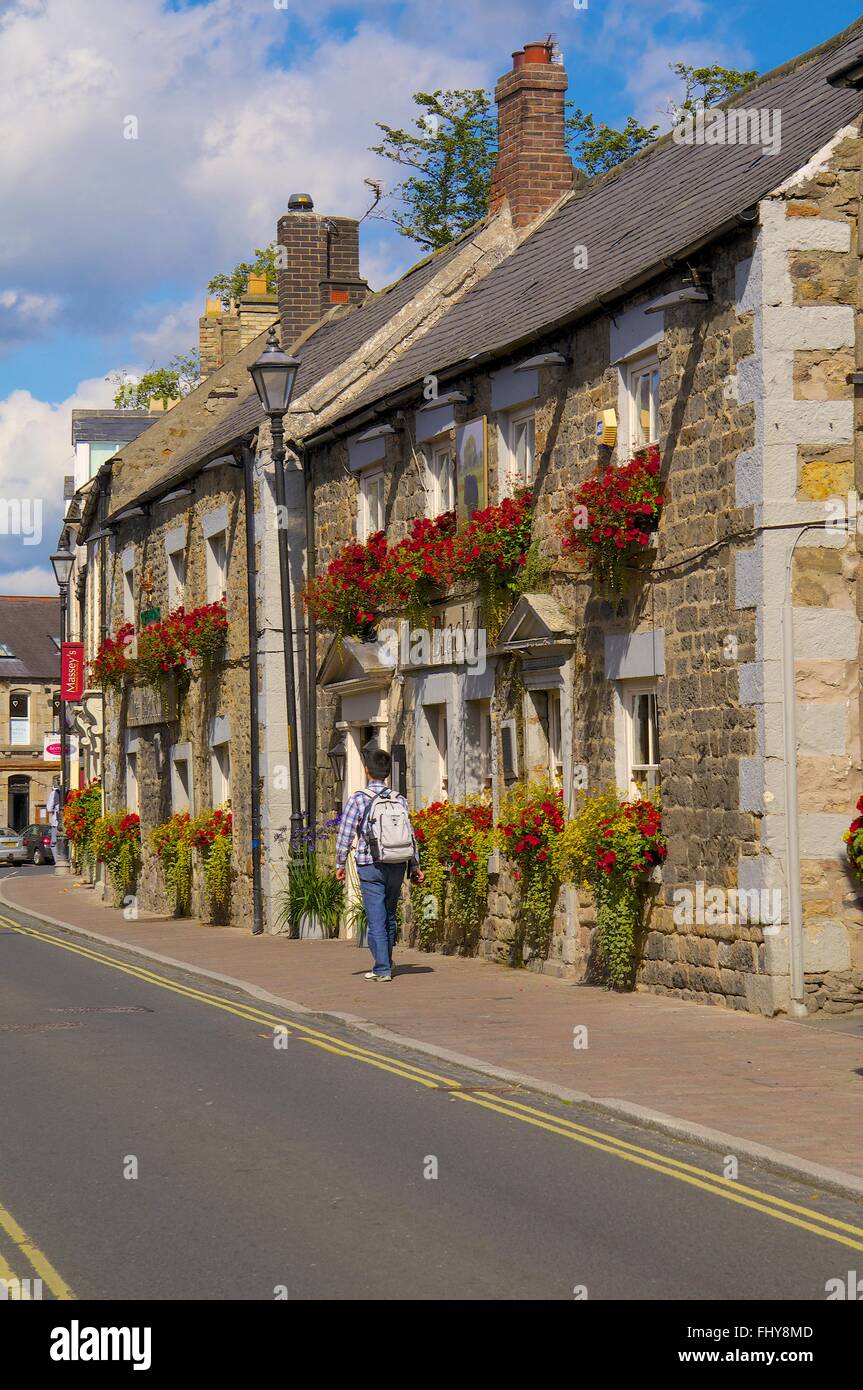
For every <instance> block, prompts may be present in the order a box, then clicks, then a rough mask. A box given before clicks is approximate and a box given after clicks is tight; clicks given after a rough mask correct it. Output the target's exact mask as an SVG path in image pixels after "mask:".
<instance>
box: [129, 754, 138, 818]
mask: <svg viewBox="0 0 863 1390" xmlns="http://www.w3.org/2000/svg"><path fill="white" fill-rule="evenodd" d="M139 804H140V797H139V793H138V754H137V753H127V754H126V806H127V808H128V810H129V812H130V813H133V814H135V815H137V814H138V810H139Z"/></svg>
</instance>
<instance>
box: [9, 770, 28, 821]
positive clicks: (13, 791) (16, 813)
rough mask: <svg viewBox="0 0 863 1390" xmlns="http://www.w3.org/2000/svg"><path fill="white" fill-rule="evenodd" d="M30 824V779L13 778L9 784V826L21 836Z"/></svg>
mask: <svg viewBox="0 0 863 1390" xmlns="http://www.w3.org/2000/svg"><path fill="white" fill-rule="evenodd" d="M29 824H30V778H29V777H13V778H11V779H10V782H9V825H10V826H11V828H12V829H13V830H15V831H17V832H18V833H19V834H20V833H21V831H22V830H26V829H27V826H28V825H29Z"/></svg>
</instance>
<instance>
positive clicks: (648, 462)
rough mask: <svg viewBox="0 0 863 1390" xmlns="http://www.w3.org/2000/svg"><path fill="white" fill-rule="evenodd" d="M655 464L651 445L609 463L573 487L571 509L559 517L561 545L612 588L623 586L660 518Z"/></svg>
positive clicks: (655, 452) (656, 456) (655, 454)
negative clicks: (623, 460) (624, 459)
mask: <svg viewBox="0 0 863 1390" xmlns="http://www.w3.org/2000/svg"><path fill="white" fill-rule="evenodd" d="M659 469H660V462H659V450H658V449H657V448H656V447H655V446H651V448H649V449H646V450H645V451H644V452H643V453H640V454H637V455H636V456H635V458H633V459H632V460H630V462H629V463H627V464H625V465H624V466H623V467H622V468H621V467H618V466H617V465H615V464H609V466H608V467H607V468H605V469H604V470H603V472H602V473H601V474H599V475H598V476H594V477H592V478H588V479H587V480H586V481H585V482H583V483H582V484H581V486H580V487H579V488H578V489H577V491H576V493H575V497H574V501H575V507H574V510H572V511H571V512H570V514H569V515H568V516H567V517H566V518H565V520H564V522H563V526H562V528H561V529H562V534H563V549H564V551H565V552H566V553H568V554H571V555H573V556H575V558H576V560H577V561H578V563H579V564H582V565H586V566H587V568H588V569H590V571H591V573H592V574H593V576H594V578H595V579H596V581H597V582H598V583H599V584H601V585H603V586H605V587H606V588H608V589H609V590H610V591H611V592H612V593H621V592H622V590H623V588H624V585H625V579H626V569H627V566H628V565H630V564H631V562H632V559H633V556H634V555H635V554H637V553H639V552H640V551H642V550H643V549H644V548H645V547H646V546H647V545H648V544H649V543H650V533H651V532H652V531H654V530H655V529H656V527H657V526H658V524H659V517H660V513H661V510H662V506H663V502H664V498H663V496H662V493H661V491H660V485H659Z"/></svg>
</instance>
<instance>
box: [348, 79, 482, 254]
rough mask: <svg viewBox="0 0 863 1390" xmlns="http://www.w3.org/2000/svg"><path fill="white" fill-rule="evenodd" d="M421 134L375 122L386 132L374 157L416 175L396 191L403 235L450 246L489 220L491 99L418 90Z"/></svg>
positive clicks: (469, 93)
mask: <svg viewBox="0 0 863 1390" xmlns="http://www.w3.org/2000/svg"><path fill="white" fill-rule="evenodd" d="M414 101H415V102H416V104H417V106H418V107H420V114H419V116H417V117H416V120H415V125H416V127H417V132H418V133H417V134H414V133H413V132H411V131H406V130H394V129H393V128H392V126H388V125H383V124H381V122H380V121H378V122H377V126H378V129H379V130H382V131H383V133H384V139H383V140H382V142H381V144H379V145H373V146H372V147H371V149H372V153H373V154H379V155H382V156H383V157H384V159H390V160H392V161H393V162H394V163H395V164H399V165H401V166H402V167H403V168H406V169H413V170H415V172H414V173H413V174H411V175H410V177H409V178H407V179H405V181H404V183H402V184H399V186H398V188H397V189H395V190H394V193H395V194H396V196H397V197H398V198H399V199H400V201H401V204H402V208H403V211H398V212H395V213H394V214H393V215H392V218H391V220H392V222H394V223H395V225H396V226H397V227H398V229H399V231H400V232H401V234H402V236H407V237H410V238H411V240H412V241H416V242H418V243H419V244H420V246H427V247H429V248H431V249H436V248H437V247H439V246H446V244H447V242H450V241H452V240H453V239H454V238H455V237H457V236H459V235H460V234H461V233H462V232H464V231H466V230H467V228H468V227H472V226H473V225H474V223H475V222H478V221H479V219H480V218H481V217H484V216H485V210H486V205H487V203H488V190H489V184H490V183H491V174H492V170H493V169H494V165H495V160H496V158H497V126H496V121H495V117H494V115H493V113H492V103H491V97H490V96H489V94H488V92H484V91H482V90H481V89H476V90H473V91H447V92H445V91H437V92H417V93H416V95H415V97H414Z"/></svg>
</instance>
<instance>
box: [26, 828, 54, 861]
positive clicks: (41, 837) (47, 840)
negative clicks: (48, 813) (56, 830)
mask: <svg viewBox="0 0 863 1390" xmlns="http://www.w3.org/2000/svg"><path fill="white" fill-rule="evenodd" d="M21 848H22V850H23V853H22V855H21V859H20V860H19V863H23V862H24V860H27V861H28V862H29V863H31V864H53V863H54V853H53V851H52V849H51V827H50V825H28V826H27V829H26V830H25V831H23V833H22V835H21Z"/></svg>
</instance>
